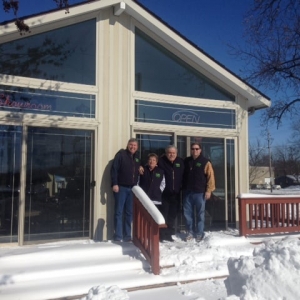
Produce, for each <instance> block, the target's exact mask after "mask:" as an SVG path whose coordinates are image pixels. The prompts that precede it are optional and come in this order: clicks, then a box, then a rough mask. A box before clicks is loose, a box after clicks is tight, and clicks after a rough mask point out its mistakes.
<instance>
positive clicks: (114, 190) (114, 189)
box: [112, 184, 119, 193]
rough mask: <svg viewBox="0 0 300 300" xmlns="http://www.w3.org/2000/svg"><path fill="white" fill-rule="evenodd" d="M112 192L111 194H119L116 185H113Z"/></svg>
mask: <svg viewBox="0 0 300 300" xmlns="http://www.w3.org/2000/svg"><path fill="white" fill-rule="evenodd" d="M112 190H113V192H115V193H118V192H119V186H118V185H117V184H116V185H113V187H112Z"/></svg>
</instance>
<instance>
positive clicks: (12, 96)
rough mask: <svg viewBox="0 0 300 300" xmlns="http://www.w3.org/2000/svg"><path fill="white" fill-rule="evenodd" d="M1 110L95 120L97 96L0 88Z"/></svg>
mask: <svg viewBox="0 0 300 300" xmlns="http://www.w3.org/2000/svg"><path fill="white" fill-rule="evenodd" d="M0 109H1V110H6V111H13V112H27V113H36V114H47V115H57V116H70V117H80V118H95V95H88V94H79V93H76V94H75V93H66V92H59V91H49V90H39V89H26V88H17V87H11V88H10V87H6V86H0Z"/></svg>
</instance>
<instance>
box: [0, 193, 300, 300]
mask: <svg viewBox="0 0 300 300" xmlns="http://www.w3.org/2000/svg"><path fill="white" fill-rule="evenodd" d="M299 191H300V188H299V187H298V188H293V189H291V188H290V189H281V190H278V191H277V190H276V191H274V194H275V192H276V194H281V195H282V194H294V195H295V194H297V193H298V192H299ZM251 193H270V191H266V190H253V191H251ZM299 237H300V234H290V235H268V236H264V237H248V238H245V237H240V236H239V232H238V230H236V229H231V230H227V231H218V232H206V236H205V238H204V240H203V241H202V242H201V243H196V242H195V241H192V242H185V241H184V239H183V235H177V236H174V239H175V241H174V242H163V243H161V244H160V263H161V266H165V267H164V268H162V271H161V275H158V276H159V277H156V276H154V275H153V276H152V277H149V279H147V280H148V281H147V284H148V285H151V283H152V282H153V283H155V282H158V281H159V280H160V279H161V281H162V282H172V283H174V282H175V283H176V282H177V284H175V285H172V286H168V287H159V288H151V289H149V288H148V289H144V290H135V291H132V290H131V289H130V290H126V288H123V287H122V286H121V284H119V285H118V284H110V285H105V284H103V282H97V283H96V284H95V283H93V284H92V283H91V286H90V288H89V289H87V290H86V295H85V296H83V297H82V296H81V297H80V298H78V299H83V300H88V299H89V300H99V299H103V300H104V299H110V300H125V299H131V300H139V299H142V300H148V299H149V300H150V299H151V300H153V299H155V300H165V299H172V300H179V299H180V300H183V299H186V300H192V299H193V300H218V299H223V300H225V299H227V300H236V299H243V300H279V299H280V300H284V299H285V300H298V299H300V289H299V286H300V241H299ZM63 244H65V245H67V246H68V247H69V248H70V251H72V249H74V251H75V250H76V249H78V247H79V248H81V251H85V250H82V249H83V248H84V247H83V244H88V245H90V244H97V245H98V244H101V243H99V242H94V241H76V242H74V241H73V242H64V243H63ZM63 244H62V243H57V244H56V243H49V244H44V245H41V246H32V248H30V247H24V248H23V247H22V248H20V247H19V248H14V247H11V248H7V247H3V248H0V299H1V300H6V298H5V297H3V296H1V292H2V291H4V288H6V287H7V285H9V284H10V283H11V282H10V281H9V280H7V274H5V273H3V272H2V271H1V266H2V267H3V266H4V264H2V262H5V261H6V260H5V259H6V258H8V257H9V256H10V255H12V253H13V252H14V251H16V249H18V250H17V251H18V254H19V255H22V251H23V252H24V254H26V253H27V254H28V253H29V252H30V251H31V250H30V249H35V251H38V249H37V247H43V250H45V249H47V247H48V248H49V249H52V250H51V251H52V255H55V256H56V255H57V256H60V255H61V252H60V251H62V250H60V249H62V248H63V247H61V246H62V245H63ZM56 246H57V247H56ZM55 247H56V249H57V250H53V249H54V248H55ZM88 248H89V247H86V249H88ZM91 253H92V254H91ZM81 255H84V254H81ZM87 255H89V261H90V262H93V261H94V262H95V263H96V262H98V261H99V253H98V252H97V251H93V252H89V254H87ZM25 257H26V259H29V258H28V257H30V259H32V262H34V263H33V264H32V265H35V266H38V265H41V266H43V264H45V261H44V260H43V256H42V255H41V256H39V255H32V256H30V255H26V256H24V258H25ZM48 264H49V262H48ZM50 265H51V271H52V273H53V274H52V279H51V284H52V286H53V287H54V288H53V291H54V290H55V286H57V287H60V288H61V286H62V284H64V283H62V281H61V279H60V277H59V276H55V270H56V269H57V270H60V272H61V271H62V270H61V268H62V267H61V266H62V264H61V263H60V264H59V263H57V265H55V264H54V265H53V264H50ZM14 268H15V270H14V272H15V274H16V276H20V275H21V276H22V274H20V272H21V270H18V264H17V263H16V264H14ZM105 268H108V269H107V270H106V269H105ZM109 268H110V266H109V264H108V265H107V266H106V267H105V266H103V270H102V271H103V272H109V271H111V270H109ZM79 270H80V269H79ZM79 272H80V271H79ZM124 272H125V271H124ZM145 272H146V271H145ZM28 274H30V273H28ZM31 274H32V273H31ZM124 274H126V273H124ZM79 275H80V274H79ZM23 276H26V275H25V274H23ZM28 276H32V275H28ZM124 277H126V275H124ZM195 278H197V281H193V280H194V279H195ZM199 278H203V279H204V280H199ZM207 278H208V279H207ZM124 279H127V280H128V278H124ZM142 279H143V274H138V275H137V276H136V277H135V278H134V279H132V280H133V281H134V282H133V285H132V286H139V285H145V283H142ZM10 280H13V277H11V278H10ZM82 280H83V279H82ZM63 288H64V289H65V291H66V294H67V295H74V289H75V288H76V284H74V282H72V281H69V283H68V284H64V285H63ZM33 289H34V288H33ZM27 293H28V291H27ZM32 293H34V290H33V291H32ZM29 294H30V293H29ZM53 295H54V293H53V294H51V291H50V292H49V291H48V293H47V295H43V297H41V299H52V298H54V297H53ZM10 299H11V298H10ZM13 299H14V298H13ZM15 299H16V300H17V299H25V300H31V299H30V297H20V298H15ZM72 299H74V298H72Z"/></svg>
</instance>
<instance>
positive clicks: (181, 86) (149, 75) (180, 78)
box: [135, 28, 235, 101]
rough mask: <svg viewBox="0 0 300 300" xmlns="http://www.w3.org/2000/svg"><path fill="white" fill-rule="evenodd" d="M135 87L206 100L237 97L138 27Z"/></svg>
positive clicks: (140, 89) (233, 99)
mask: <svg viewBox="0 0 300 300" xmlns="http://www.w3.org/2000/svg"><path fill="white" fill-rule="evenodd" d="M135 33H136V35H135V89H136V90H137V91H143V92H150V93H158V94H167V95H175V96H184V97H194V98H203V99H214V100H225V101H235V97H234V96H233V95H231V94H230V93H228V92H227V91H225V90H224V89H223V88H221V87H219V86H217V85H216V84H215V83H214V82H213V81H211V80H210V79H208V78H207V77H206V76H204V75H203V74H201V73H200V72H198V71H197V70H195V69H193V68H192V67H191V66H189V65H188V64H187V63H185V62H184V61H182V60H180V59H179V58H178V57H176V56H175V55H174V54H173V53H171V52H170V51H168V50H166V49H165V48H164V47H162V46H161V45H160V44H159V43H157V42H156V41H154V40H153V39H151V38H150V37H149V36H147V35H146V34H145V33H143V32H142V31H141V30H139V29H138V28H136V29H135Z"/></svg>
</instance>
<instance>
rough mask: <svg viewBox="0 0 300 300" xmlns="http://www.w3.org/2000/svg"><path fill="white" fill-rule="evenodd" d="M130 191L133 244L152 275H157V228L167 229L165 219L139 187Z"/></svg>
mask: <svg viewBox="0 0 300 300" xmlns="http://www.w3.org/2000/svg"><path fill="white" fill-rule="evenodd" d="M132 191H133V193H134V200H133V234H132V235H133V243H134V245H135V246H136V247H138V248H139V249H140V250H141V251H142V253H143V254H144V256H145V258H146V259H147V260H148V262H149V263H150V265H151V269H152V272H153V274H155V275H159V273H160V266H159V228H165V227H167V226H166V224H165V219H164V217H163V216H162V214H161V213H160V211H159V210H158V209H157V207H156V206H155V205H154V204H153V202H152V201H151V200H150V199H149V197H148V196H147V194H146V193H145V192H144V191H143V190H142V189H141V188H140V187H139V186H134V187H133V188H132Z"/></svg>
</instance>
